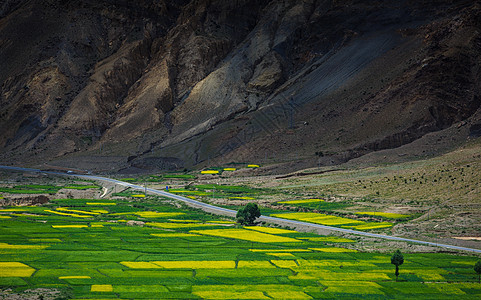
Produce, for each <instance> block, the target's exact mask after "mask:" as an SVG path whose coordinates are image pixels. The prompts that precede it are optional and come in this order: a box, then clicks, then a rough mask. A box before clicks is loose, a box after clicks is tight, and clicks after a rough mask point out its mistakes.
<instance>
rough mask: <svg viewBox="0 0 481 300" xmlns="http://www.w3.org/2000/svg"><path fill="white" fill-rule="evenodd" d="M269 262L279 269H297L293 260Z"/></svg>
mask: <svg viewBox="0 0 481 300" xmlns="http://www.w3.org/2000/svg"><path fill="white" fill-rule="evenodd" d="M271 262H272V263H273V264H274V265H276V266H277V267H279V268H285V269H292V268H298V267H299V266H298V265H297V263H296V262H295V261H293V260H271Z"/></svg>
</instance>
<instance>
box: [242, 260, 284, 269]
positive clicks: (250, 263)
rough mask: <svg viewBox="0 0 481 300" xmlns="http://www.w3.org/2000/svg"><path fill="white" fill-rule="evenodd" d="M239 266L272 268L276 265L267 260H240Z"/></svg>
mask: <svg viewBox="0 0 481 300" xmlns="http://www.w3.org/2000/svg"><path fill="white" fill-rule="evenodd" d="M237 268H257V269H272V268H275V266H273V265H272V264H271V263H270V262H269V261H267V260H240V261H239V262H238V264H237Z"/></svg>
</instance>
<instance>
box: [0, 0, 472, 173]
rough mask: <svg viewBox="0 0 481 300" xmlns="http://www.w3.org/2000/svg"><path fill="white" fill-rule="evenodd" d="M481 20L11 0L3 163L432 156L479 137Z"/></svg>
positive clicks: (343, 7)
mask: <svg viewBox="0 0 481 300" xmlns="http://www.w3.org/2000/svg"><path fill="white" fill-rule="evenodd" d="M480 16H481V4H480V3H479V1H448V0H432V1H408V0H406V1H397V0H396V1H394V0H392V1H359V0H358V1H356V0H350V1H321V0H320V1H315V0H305V1H294V0H292V1H291V0H284V1H281V0H272V1H256V0H240V1H224V0H210V1H208V0H197V1H188V0H184V1H169V0H164V1H151V0H142V1H134V2H132V1H108V0H103V1H102V0H100V1H99V0H97V1H90V0H87V1H77V0H70V1H69V0H63V1H60V0H58V1H55V0H49V1H38V0H7V1H4V2H3V4H0V70H1V72H0V83H1V88H0V116H1V118H0V128H1V131H0V160H1V162H2V163H18V164H39V163H44V162H47V161H54V163H56V164H64V165H69V166H77V167H79V168H88V169H93V170H98V171H100V170H112V169H114V170H121V169H124V170H156V169H173V168H184V167H198V166H203V165H205V164H213V163H227V162H239V161H244V162H245V161H252V162H260V163H282V167H283V168H286V169H295V168H304V167H312V166H315V165H319V164H320V165H331V164H338V163H342V162H345V161H348V160H350V159H353V158H358V157H362V156H363V155H365V154H368V153H373V152H376V151H380V150H384V151H383V156H382V157H383V159H386V160H395V159H397V158H400V157H402V158H404V156H408V157H415V156H418V155H433V154H437V153H439V152H442V151H444V150H445V149H447V148H449V147H453V146H455V145H458V144H459V143H462V142H464V141H465V140H466V139H467V138H468V137H478V136H479V135H481V130H480V129H479V128H481V114H480V111H479V105H480V103H481V102H480V101H481V99H480V82H481V78H480V77H481V73H480V65H481V57H480V55H479V53H481V17H480ZM401 146H402V149H403V150H402V153H400V152H399V149H401V148H399V147H401ZM389 149H394V150H389ZM371 157H372V156H371ZM279 168H280V165H279Z"/></svg>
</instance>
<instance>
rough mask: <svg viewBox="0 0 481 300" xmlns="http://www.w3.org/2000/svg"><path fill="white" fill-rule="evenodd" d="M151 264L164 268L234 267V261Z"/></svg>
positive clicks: (161, 262)
mask: <svg viewBox="0 0 481 300" xmlns="http://www.w3.org/2000/svg"><path fill="white" fill-rule="evenodd" d="M152 263H153V264H155V265H157V266H159V267H161V268H165V269H234V268H235V261H229V260H224V261H222V260H221V261H208V260H205V261H202V260H201V261H197V260H190V261H153V262H152Z"/></svg>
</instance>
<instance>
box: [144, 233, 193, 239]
mask: <svg viewBox="0 0 481 300" xmlns="http://www.w3.org/2000/svg"><path fill="white" fill-rule="evenodd" d="M150 235H152V236H156V237H167V238H169V237H190V236H199V235H198V234H192V233H183V232H172V233H151V234H150Z"/></svg>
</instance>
